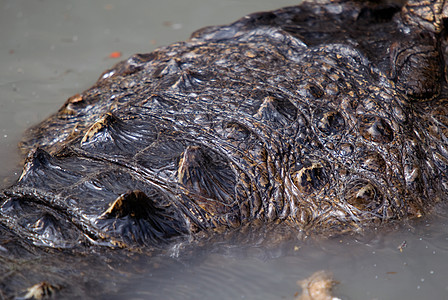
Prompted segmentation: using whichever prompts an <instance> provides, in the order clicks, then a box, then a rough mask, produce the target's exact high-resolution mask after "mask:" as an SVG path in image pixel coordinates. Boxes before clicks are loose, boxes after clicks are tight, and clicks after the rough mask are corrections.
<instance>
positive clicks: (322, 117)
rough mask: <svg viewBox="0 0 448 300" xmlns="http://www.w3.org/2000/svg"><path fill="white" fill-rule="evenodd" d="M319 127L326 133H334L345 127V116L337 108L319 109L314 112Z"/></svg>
mask: <svg viewBox="0 0 448 300" xmlns="http://www.w3.org/2000/svg"><path fill="white" fill-rule="evenodd" d="M314 117H315V119H316V126H317V128H318V129H319V130H320V131H321V132H322V133H324V134H326V135H333V134H336V133H338V132H341V131H342V130H344V128H345V121H344V117H343V116H342V115H341V113H339V112H338V111H335V110H329V111H324V110H317V111H316V112H315V114H314Z"/></svg>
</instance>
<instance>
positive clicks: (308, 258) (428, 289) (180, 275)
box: [0, 0, 448, 299]
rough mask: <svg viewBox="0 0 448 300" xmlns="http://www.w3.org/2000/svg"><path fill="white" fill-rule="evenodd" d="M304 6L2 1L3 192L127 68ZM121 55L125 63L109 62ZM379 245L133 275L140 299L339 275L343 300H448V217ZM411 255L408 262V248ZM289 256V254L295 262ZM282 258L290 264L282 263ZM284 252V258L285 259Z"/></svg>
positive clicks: (230, 250) (199, 262)
mask: <svg viewBox="0 0 448 300" xmlns="http://www.w3.org/2000/svg"><path fill="white" fill-rule="evenodd" d="M294 4H296V1H293V0H289V1H286V0H285V1H279V0H276V1H266V0H240V1H235V0H212V1H205V0H177V1H176V0H157V1H156V0H152V1H144V0H140V1H137V0H128V1H118V0H108V1H105V0H101V1H87V0H77V1H68V0H40V1H38V0H34V1H31V0H10V1H8V0H0V41H1V42H0V154H1V156H0V186H6V185H8V184H10V183H12V182H13V181H14V179H15V178H16V177H17V176H18V174H20V166H19V155H18V152H17V148H16V144H17V142H18V141H19V139H20V135H21V133H22V132H23V131H24V130H25V128H27V127H29V126H30V125H32V124H35V123H36V122H38V121H39V120H42V119H44V118H45V117H46V116H48V115H49V114H50V113H52V112H55V111H56V110H57V109H58V108H59V107H60V106H61V105H62V104H63V102H64V101H65V100H66V99H67V98H68V97H69V96H71V95H73V94H75V93H77V92H80V91H82V90H84V89H86V88H88V87H89V86H90V85H92V84H93V83H94V81H95V80H96V79H97V78H98V76H99V75H100V74H101V72H102V71H104V70H105V69H106V68H108V67H110V66H112V65H113V64H114V63H115V62H117V61H119V60H120V59H125V58H126V57H128V56H130V55H132V54H134V53H138V52H143V53H144V52H150V51H151V50H153V49H154V48H155V47H157V46H160V45H166V44H169V43H172V42H175V41H178V40H185V39H186V38H187V37H188V36H189V34H190V33H191V32H193V31H194V30H196V29H199V28H200V27H203V26H206V25H216V24H224V23H229V22H232V21H234V20H236V19H237V18H239V17H241V16H243V15H245V14H247V13H250V12H255V11H260V10H270V9H275V8H279V7H282V6H287V5H294ZM114 51H120V52H122V53H123V56H122V57H121V58H120V59H111V58H108V55H109V54H110V53H111V52H114ZM421 223H422V224H419V225H416V226H415V228H414V227H410V226H408V227H406V228H403V229H400V230H396V231H393V232H391V233H389V234H385V233H380V234H378V235H377V236H376V237H375V238H373V239H368V240H364V241H358V240H356V239H353V238H345V239H342V240H330V241H320V242H308V243H306V244H304V245H301V247H300V249H299V250H298V251H292V250H291V249H293V247H294V245H295V244H294V243H291V244H290V245H288V244H286V245H284V246H283V247H282V249H283V250H285V249H286V250H287V251H283V252H282V251H280V249H279V250H278V251H275V250H270V251H266V250H263V249H262V248H257V247H253V248H250V249H249V250H244V249H242V248H239V247H237V246H229V245H223V248H225V250H222V251H219V252H218V253H217V252H216V251H207V249H202V250H201V251H200V253H198V254H197V257H196V258H195V259H190V260H188V262H182V263H173V264H172V266H171V267H163V268H155V269H153V268H151V266H147V271H145V272H143V274H139V275H138V276H137V275H135V276H133V275H132V274H131V275H130V279H129V285H128V288H127V289H126V290H122V291H121V292H118V293H115V294H114V295H108V296H107V297H112V296H113V297H115V298H117V299H122V298H128V299H130V298H134V299H200V298H202V299H292V298H293V295H294V293H296V292H297V291H299V288H298V287H297V285H296V281H297V280H298V279H301V278H304V277H307V276H309V275H311V274H312V273H313V272H315V271H317V270H321V269H325V270H329V271H331V272H333V273H334V275H335V278H336V279H337V280H338V281H339V282H340V284H339V285H338V286H337V287H336V288H335V291H336V295H337V296H338V297H340V298H343V299H422V298H426V299H448V270H447V267H448V232H447V229H446V226H447V220H446V218H445V217H439V218H434V219H431V220H429V219H428V220H425V221H422V222H421ZM403 241H406V242H407V247H406V248H404V249H403V252H400V251H399V250H398V249H397V247H398V246H399V245H400V244H401V243H402V242H403ZM288 249H289V251H288ZM277 252H279V253H277ZM280 252H282V253H283V254H281V253H280Z"/></svg>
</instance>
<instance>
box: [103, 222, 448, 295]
mask: <svg viewBox="0 0 448 300" xmlns="http://www.w3.org/2000/svg"><path fill="white" fill-rule="evenodd" d="M446 225H447V219H446V218H445V217H437V218H432V219H431V220H429V219H428V220H425V221H419V224H409V225H407V226H404V228H401V229H394V230H393V231H390V232H382V233H381V234H374V235H372V236H370V237H369V238H367V237H364V238H362V240H361V239H359V238H353V237H344V238H337V239H331V240H325V241H319V242H318V241H307V242H306V243H298V242H286V243H284V244H282V245H281V246H278V247H276V248H275V249H270V250H267V249H263V248H256V247H253V248H250V247H249V248H247V247H246V248H244V247H241V246H236V245H229V244H225V243H224V244H221V245H219V246H214V247H210V248H203V249H201V250H200V252H199V253H196V254H195V256H194V257H193V258H191V257H190V258H188V259H184V260H182V259H181V258H180V259H179V261H177V262H176V263H174V264H173V265H172V266H171V267H168V268H157V267H156V268H154V267H152V268H149V270H147V271H146V272H144V273H143V274H141V275H139V276H138V277H137V278H135V279H134V280H132V281H130V282H129V284H127V285H126V286H125V287H123V288H121V289H119V290H118V291H116V292H115V293H114V295H107V297H105V298H112V299H124V298H126V299H199V298H201V299H294V294H295V293H297V292H299V291H300V288H299V287H298V285H297V280H299V279H303V278H306V277H308V276H310V275H311V274H312V273H314V272H315V271H318V270H329V271H331V272H332V273H334V276H335V279H336V280H337V281H338V282H339V284H338V285H337V286H335V288H334V294H335V296H337V297H339V298H341V299H422V298H427V299H445V297H446V295H447V294H448V281H447V279H446V278H448V270H447V268H446V263H445V262H446V259H447V258H448V251H447V250H448V248H447V247H448V234H447V232H446ZM404 242H405V243H404ZM156 266H157V265H156Z"/></svg>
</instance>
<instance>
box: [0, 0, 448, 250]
mask: <svg viewBox="0 0 448 300" xmlns="http://www.w3.org/2000/svg"><path fill="white" fill-rule="evenodd" d="M447 17H448V7H447V4H446V3H445V2H444V1H439V0H424V1H414V0H411V1H409V2H407V3H404V4H401V3H389V2H381V1H380V2H378V1H372V2H368V1H367V2H362V1H350V0H336V1H327V0H323V1H321V0H319V1H304V2H303V3H302V4H300V5H298V6H292V7H286V8H282V9H278V10H275V11H271V12H260V13H254V14H250V15H248V16H245V17H244V18H242V19H240V20H238V21H236V22H234V23H232V24H230V25H225V26H211V27H206V28H203V29H200V30H198V31H196V32H194V33H193V34H192V36H191V38H190V39H189V40H187V41H183V42H177V43H174V44H172V45H169V46H165V47H161V48H158V49H156V50H155V51H153V52H151V53H147V54H135V55H133V56H131V57H130V58H128V59H127V60H125V61H122V62H119V63H118V64H116V65H115V66H113V67H112V68H111V69H109V70H107V71H105V72H104V73H103V74H102V75H101V76H100V78H99V79H98V81H97V82H96V83H95V84H94V85H93V86H92V87H91V88H89V89H87V90H86V91H84V92H82V93H79V94H76V95H74V96H72V97H70V98H69V99H68V100H67V101H66V102H65V104H64V105H63V106H62V107H61V108H60V109H59V110H58V111H57V112H56V113H55V114H53V115H51V116H50V117H48V118H47V119H45V120H44V121H42V122H41V123H40V124H38V125H36V126H34V127H32V128H30V129H29V130H28V131H27V133H26V136H25V137H24V139H23V141H22V142H21V144H20V148H21V149H22V150H23V151H24V153H27V155H26V158H25V162H24V168H23V172H22V174H21V176H20V178H19V179H18V180H17V182H16V183H15V184H14V185H13V186H11V187H9V188H6V189H4V190H3V191H2V192H1V193H0V225H1V226H0V228H1V230H2V231H5V232H6V231H7V232H8V236H10V238H9V239H13V238H16V239H23V240H27V241H29V242H30V243H31V244H32V245H35V246H41V247H48V248H57V249H61V248H65V249H77V248H85V247H94V246H99V247H100V248H105V249H106V248H107V247H112V248H115V247H118V248H128V249H132V248H148V247H158V246H160V245H166V244H169V243H171V242H172V241H173V240H176V239H177V238H186V239H187V240H188V239H189V238H192V237H195V236H200V235H201V233H212V234H215V233H218V234H219V233H223V232H228V231H232V230H241V229H243V228H248V227H250V226H256V224H260V223H261V224H282V225H285V226H286V227H288V228H291V229H292V230H294V231H296V232H298V233H302V234H303V235H306V236H308V235H313V234H316V235H319V234H323V235H332V234H340V233H346V232H362V231H363V230H365V229H366V228H372V227H378V226H382V225H383V224H389V223H392V222H397V221H402V220H407V219H412V218H418V217H421V216H423V215H426V214H429V213H431V212H434V211H435V210H436V209H437V207H439V206H440V205H442V204H443V203H445V202H446V200H447V198H448V100H447V99H448V98H447V95H448V87H447V84H446V79H445V75H446V63H445V56H446V54H447V43H446V34H445V26H446V24H447V22H446V20H447ZM254 224H255V225H254Z"/></svg>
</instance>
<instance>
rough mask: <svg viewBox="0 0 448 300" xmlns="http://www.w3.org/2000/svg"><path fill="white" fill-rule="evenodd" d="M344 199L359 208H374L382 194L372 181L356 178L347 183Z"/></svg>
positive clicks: (379, 201)
mask: <svg viewBox="0 0 448 300" xmlns="http://www.w3.org/2000/svg"><path fill="white" fill-rule="evenodd" d="M346 201H347V202H348V203H349V204H351V205H353V206H354V207H356V208H358V209H359V210H363V211H364V210H374V209H375V208H377V207H379V206H380V205H381V203H382V195H381V193H380V192H379V191H378V189H377V188H376V187H375V186H374V185H373V184H372V183H370V182H368V181H366V180H358V181H355V182H353V183H351V184H349V188H348V192H347V193H346Z"/></svg>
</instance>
